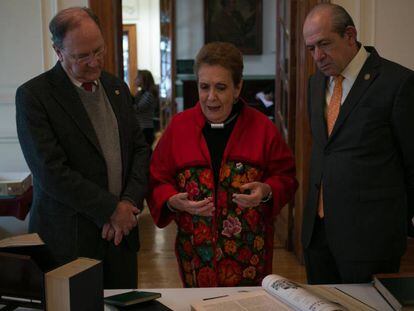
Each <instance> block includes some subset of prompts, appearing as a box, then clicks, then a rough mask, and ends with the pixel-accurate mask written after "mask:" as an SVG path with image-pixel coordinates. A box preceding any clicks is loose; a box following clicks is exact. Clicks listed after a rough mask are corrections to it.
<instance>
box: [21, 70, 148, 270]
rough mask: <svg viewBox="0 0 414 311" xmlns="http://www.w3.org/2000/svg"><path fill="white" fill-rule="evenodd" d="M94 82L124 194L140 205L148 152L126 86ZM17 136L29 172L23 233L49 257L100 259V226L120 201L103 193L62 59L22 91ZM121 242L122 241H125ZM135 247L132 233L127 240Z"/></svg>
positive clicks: (97, 160)
mask: <svg viewBox="0 0 414 311" xmlns="http://www.w3.org/2000/svg"><path fill="white" fill-rule="evenodd" d="M100 81H101V83H102V85H103V86H104V89H105V92H106V94H107V96H108V99H109V101H110V103H111V105H112V109H113V111H114V113H115V116H116V118H117V121H118V127H119V136H120V145H121V157H122V167H123V172H122V178H123V184H122V194H121V197H128V198H130V199H132V200H133V201H135V202H136V203H137V204H138V205H139V206H141V207H142V201H143V198H144V195H145V192H146V187H147V175H148V172H147V171H148V147H147V145H146V143H145V140H144V136H143V135H142V133H141V130H140V128H139V125H138V123H137V122H136V119H135V115H134V111H133V108H132V97H131V95H130V92H129V89H128V87H127V86H126V84H125V83H123V82H122V81H121V80H119V79H118V78H116V77H114V76H112V75H110V74H108V73H105V72H103V73H102V75H101V77H100ZM16 121H17V132H18V137H19V140H20V144H21V148H22V150H23V154H24V157H25V159H26V161H27V163H28V165H29V168H30V170H31V172H32V175H33V186H34V195H33V196H34V197H33V204H32V209H31V218H30V225H29V230H30V231H32V232H38V233H39V235H40V237H41V238H42V239H43V240H44V241H45V242H46V244H47V245H48V247H49V248H50V249H51V251H52V254H53V255H54V257H55V258H54V259H55V260H57V262H59V263H63V262H67V261H69V260H72V259H73V258H75V257H78V256H86V257H92V258H100V259H102V258H103V256H104V249H105V241H103V240H102V238H101V228H102V226H103V224H104V223H106V222H108V221H109V218H110V216H111V215H112V213H113V212H114V210H115V208H116V206H117V203H118V201H119V198H117V197H116V196H114V195H112V194H111V193H109V192H108V190H107V189H108V179H107V170H106V163H105V159H104V157H103V154H102V151H101V149H100V146H99V143H98V139H97V136H96V134H95V131H94V129H93V126H92V123H91V121H90V120H89V117H88V114H87V112H86V110H85V109H84V107H83V104H82V102H81V100H80V98H79V95H78V94H77V92H76V90H75V86H74V85H73V84H72V82H71V81H70V80H69V78H68V76H67V75H66V73H65V71H64V70H63V68H62V66H61V65H60V62H58V63H57V64H56V65H55V67H54V68H53V69H51V70H49V71H47V72H45V73H43V74H41V75H40V76H38V77H36V78H34V79H32V80H30V81H28V82H26V83H25V84H23V85H22V86H20V87H19V88H18V90H17V93H16ZM123 243H124V242H123ZM127 243H128V246H129V247H130V248H132V249H135V250H138V248H139V238H138V231H137V229H135V230H134V231H132V232H131V233H130V235H129V236H128V237H127Z"/></svg>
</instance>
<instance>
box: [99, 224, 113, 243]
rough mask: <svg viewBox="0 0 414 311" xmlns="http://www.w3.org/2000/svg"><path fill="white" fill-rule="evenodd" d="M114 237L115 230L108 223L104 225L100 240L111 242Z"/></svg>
mask: <svg viewBox="0 0 414 311" xmlns="http://www.w3.org/2000/svg"><path fill="white" fill-rule="evenodd" d="M114 237H115V229H114V227H112V226H111V224H110V223H108V222H107V223H106V224H104V226H103V228H102V239H104V240H107V241H108V242H111V241H112V240H113V239H114Z"/></svg>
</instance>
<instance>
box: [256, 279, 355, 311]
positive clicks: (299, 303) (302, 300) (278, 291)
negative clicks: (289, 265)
mask: <svg viewBox="0 0 414 311" xmlns="http://www.w3.org/2000/svg"><path fill="white" fill-rule="evenodd" d="M262 287H263V288H264V289H265V290H266V291H267V292H268V293H269V294H271V295H273V296H274V297H277V298H279V299H280V300H282V301H283V302H285V303H286V304H288V305H290V306H291V307H292V308H294V310H297V311H307V310H309V311H348V310H349V309H348V308H346V307H344V306H342V305H340V304H338V303H335V302H333V301H329V300H327V299H323V298H320V297H318V296H316V295H313V294H311V293H309V292H308V291H307V290H306V289H305V288H303V287H302V286H301V285H299V284H296V283H295V282H292V281H289V280H287V279H285V278H283V277H281V276H278V275H276V274H271V275H268V276H266V277H265V278H264V279H263V282H262ZM349 311H350V310H349Z"/></svg>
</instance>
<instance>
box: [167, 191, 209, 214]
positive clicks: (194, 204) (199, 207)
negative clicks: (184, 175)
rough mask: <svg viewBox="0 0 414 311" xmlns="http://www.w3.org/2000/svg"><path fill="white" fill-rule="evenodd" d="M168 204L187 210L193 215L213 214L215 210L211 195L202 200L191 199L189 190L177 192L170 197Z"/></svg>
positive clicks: (176, 208)
mask: <svg viewBox="0 0 414 311" xmlns="http://www.w3.org/2000/svg"><path fill="white" fill-rule="evenodd" d="M168 205H169V206H170V207H171V208H173V209H175V210H177V211H180V212H187V213H189V214H192V215H200V216H213V212H214V210H215V208H214V203H213V199H212V198H211V197H209V198H206V199H204V200H202V201H191V200H189V199H188V193H187V192H181V193H177V194H175V195H173V196H171V197H170V198H169V199H168Z"/></svg>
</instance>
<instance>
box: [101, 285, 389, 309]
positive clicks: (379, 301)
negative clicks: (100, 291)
mask: <svg viewBox="0 0 414 311" xmlns="http://www.w3.org/2000/svg"><path fill="white" fill-rule="evenodd" d="M335 287H336V288H339V289H340V290H342V291H344V292H346V293H348V294H350V295H351V296H353V297H355V298H357V299H359V300H361V301H362V302H364V303H366V304H368V305H369V306H371V307H373V308H374V309H376V310H378V311H392V308H391V307H390V306H389V305H388V304H387V303H386V302H385V301H384V299H383V298H382V297H381V296H380V295H379V294H378V292H377V291H376V290H375V289H374V288H373V287H372V285H371V284H355V285H335ZM259 289H261V287H214V288H154V289H139V290H142V291H149V292H159V293H161V298H158V301H160V302H161V303H163V304H164V305H166V306H167V307H169V308H170V309H172V310H174V311H190V310H191V308H190V304H191V303H193V302H197V301H200V300H202V299H203V298H210V297H216V296H221V295H229V294H234V293H238V292H240V291H252V290H259ZM125 291H128V290H105V296H110V295H115V294H119V293H122V292H125ZM113 310H116V309H115V308H113V307H110V306H107V305H106V306H105V311H113Z"/></svg>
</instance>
